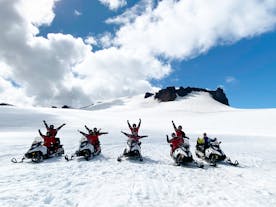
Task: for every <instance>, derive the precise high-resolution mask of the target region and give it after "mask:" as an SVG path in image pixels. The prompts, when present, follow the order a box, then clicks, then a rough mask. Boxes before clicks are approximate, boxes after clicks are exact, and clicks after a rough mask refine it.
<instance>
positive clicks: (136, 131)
mask: <svg viewBox="0 0 276 207" xmlns="http://www.w3.org/2000/svg"><path fill="white" fill-rule="evenodd" d="M127 124H128V127H129V129H130V131H131V134H133V135H136V136H138V132H139V129H140V126H141V120H140V121H139V124H138V126H137V127H132V126H131V125H130V124H129V122H128V121H127Z"/></svg>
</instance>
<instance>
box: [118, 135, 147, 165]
mask: <svg viewBox="0 0 276 207" xmlns="http://www.w3.org/2000/svg"><path fill="white" fill-rule="evenodd" d="M122 133H123V134H124V135H126V136H127V137H132V136H133V135H131V134H128V133H125V132H122ZM144 137H147V136H146V135H145V136H139V135H137V136H136V138H138V139H137V140H133V139H131V138H130V139H129V140H128V141H127V146H126V148H125V149H124V151H123V154H122V155H120V156H119V157H118V158H117V161H118V162H121V161H122V158H124V157H125V158H131V159H139V160H140V161H143V157H142V154H141V142H140V141H139V139H141V138H144Z"/></svg>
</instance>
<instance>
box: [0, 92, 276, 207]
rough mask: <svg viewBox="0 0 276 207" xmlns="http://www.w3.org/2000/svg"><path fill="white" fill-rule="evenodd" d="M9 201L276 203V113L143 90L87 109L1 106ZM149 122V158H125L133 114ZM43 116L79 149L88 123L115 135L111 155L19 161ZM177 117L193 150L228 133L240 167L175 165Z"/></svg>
mask: <svg viewBox="0 0 276 207" xmlns="http://www.w3.org/2000/svg"><path fill="white" fill-rule="evenodd" d="M0 117H1V118H0V162H1V165H0V206H1V207H2V206H3V207H6V206H12V207H14V206H15V207H17V206H20V207H21V206H72V207H76V206H78V207H83V206H97V207H98V206H199V205H200V206H233V205H235V206H276V155H275V150H276V137H275V134H276V128H275V123H276V109H250V110H249V109H248V110H245V109H234V108H231V107H228V106H225V105H222V104H220V103H218V102H216V101H214V100H213V99H212V98H211V97H210V96H209V95H208V94H207V93H194V94H191V95H190V96H188V97H186V98H184V99H179V100H178V101H175V102H166V103H158V102H156V101H155V100H154V99H152V98H148V99H143V96H142V95H141V96H136V97H130V98H122V99H117V100H111V101H107V102H104V103H99V104H97V105H95V106H93V107H91V108H89V109H86V110H72V109H47V108H16V107H0ZM139 118H141V119H142V126H141V130H140V134H147V135H149V137H148V138H145V139H144V140H143V144H142V153H143V156H144V157H145V161H144V162H143V163H138V162H134V161H124V162H122V163H118V162H117V161H116V158H117V156H118V155H119V154H121V153H122V150H123V149H124V147H125V141H126V138H125V137H124V136H123V135H122V134H121V133H120V131H121V130H124V131H128V128H127V124H126V120H130V122H136V123H137V122H138V119H139ZM42 120H47V121H48V123H53V124H55V125H56V126H57V125H60V124H62V123H64V122H65V123H67V125H66V126H65V127H64V128H63V129H62V130H61V131H60V132H59V137H60V138H61V141H62V143H63V144H64V148H65V152H66V153H68V154H70V153H73V152H74V151H75V150H76V149H77V147H78V144H79V139H80V137H81V136H80V134H79V133H78V132H77V129H81V130H84V124H86V125H88V126H90V127H94V126H96V127H99V128H102V130H103V131H108V132H109V134H108V135H106V136H102V137H101V143H102V154H101V155H100V156H98V157H96V158H95V159H93V160H91V161H89V162H87V161H83V160H74V161H71V162H66V161H65V160H64V159H63V158H53V159H51V160H45V161H44V162H43V163H39V164H33V163H30V162H26V163H23V164H13V163H11V162H10V159H11V158H12V157H18V158H20V157H21V156H22V155H23V154H24V153H25V152H26V150H27V149H28V148H29V146H30V144H31V142H32V141H33V138H34V137H36V136H37V135H38V133H37V130H38V129H39V128H40V129H42V131H43V132H45V129H44V126H43V123H42ZM171 120H174V121H175V123H176V124H181V125H182V126H183V128H184V131H185V132H186V134H187V135H188V136H189V137H190V143H191V146H192V152H194V145H195V142H196V138H197V137H198V136H200V135H201V134H202V133H203V132H207V133H208V134H209V136H211V137H219V139H220V140H221V141H222V149H223V150H224V151H225V152H226V154H227V155H229V156H230V157H233V159H238V160H239V162H240V166H239V167H230V166H226V165H219V166H218V167H217V168H211V167H206V168H205V169H198V168H193V167H176V166H174V165H173V161H172V160H171V158H170V156H169V151H170V147H169V145H168V144H167V143H166V141H165V135H166V134H170V133H171V132H172V130H173V128H172V126H171Z"/></svg>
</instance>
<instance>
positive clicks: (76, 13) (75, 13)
mask: <svg viewBox="0 0 276 207" xmlns="http://www.w3.org/2000/svg"><path fill="white" fill-rule="evenodd" d="M74 15H75V16H81V15H82V13H81V12H80V11H78V10H76V9H75V10H74Z"/></svg>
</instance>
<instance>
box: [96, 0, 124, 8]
mask: <svg viewBox="0 0 276 207" xmlns="http://www.w3.org/2000/svg"><path fill="white" fill-rule="evenodd" d="M99 1H100V2H101V3H102V4H104V5H105V6H107V7H108V8H109V9H110V10H117V9H118V8H121V7H123V6H125V5H127V1H126V0H99Z"/></svg>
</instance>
